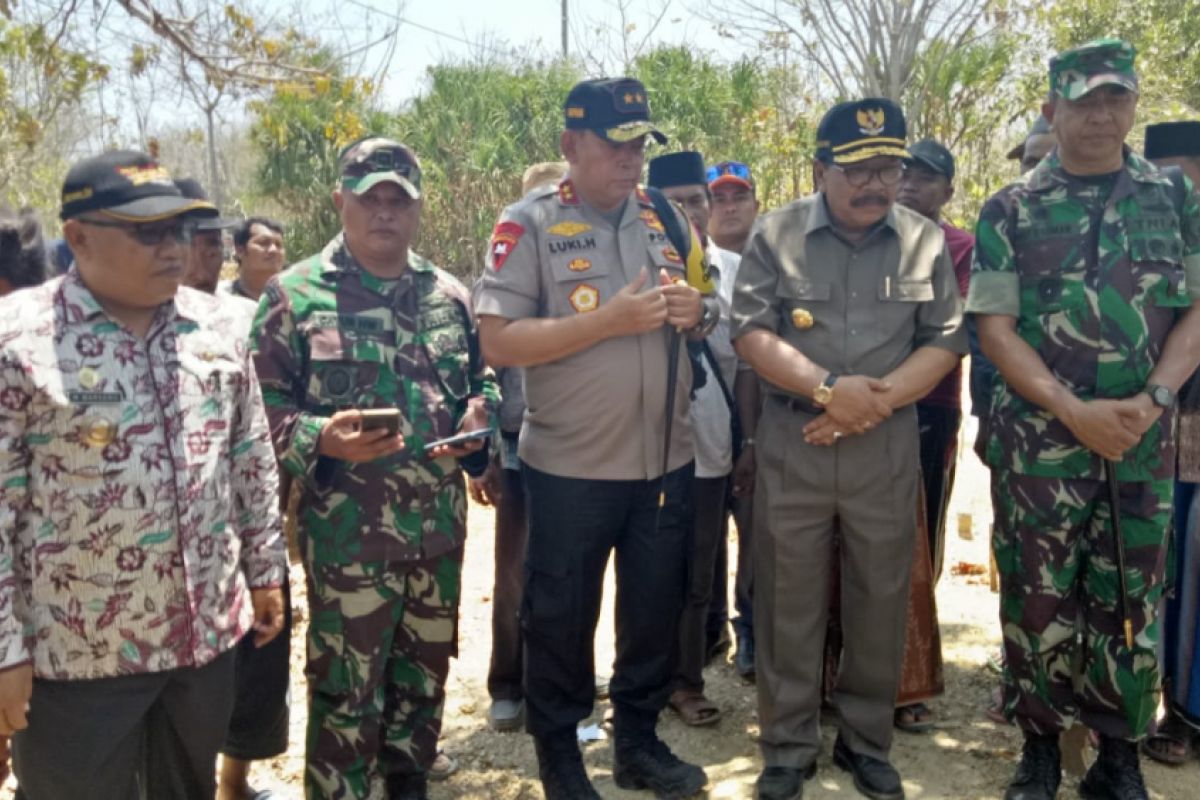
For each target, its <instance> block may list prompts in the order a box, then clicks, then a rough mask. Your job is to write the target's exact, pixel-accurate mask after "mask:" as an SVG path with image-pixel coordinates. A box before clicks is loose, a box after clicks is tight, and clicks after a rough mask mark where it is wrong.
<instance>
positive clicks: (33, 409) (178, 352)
mask: <svg viewBox="0 0 1200 800" xmlns="http://www.w3.org/2000/svg"><path fill="white" fill-rule="evenodd" d="M238 325H239V322H238V319H237V316H236V315H234V314H232V313H230V312H229V311H228V310H227V309H225V307H224V306H223V305H222V304H221V303H220V302H218V301H217V300H216V299H215V298H212V297H209V296H207V295H204V294H201V293H199V292H196V291H193V290H191V289H180V290H179V293H178V295H177V296H176V297H175V299H174V300H173V301H172V302H169V303H166V304H164V305H163V306H161V307H160V308H159V309H158V311H157V312H156V315H155V317H154V320H153V322H152V323H151V325H150V328H149V330H148V331H147V333H146V335H145V337H144V338H139V337H137V336H135V335H134V334H133V333H132V332H130V331H129V330H128V329H126V328H124V327H123V326H121V325H120V324H118V323H117V322H115V321H113V319H112V318H111V317H109V316H108V315H106V314H105V313H104V311H103V310H102V308H101V307H100V305H99V304H98V303H97V301H96V299H95V297H94V296H93V295H92V294H91V292H89V291H88V289H87V288H86V287H85V286H84V284H83V282H82V281H81V280H80V278H79V276H78V274H77V273H75V272H71V273H69V274H68V275H66V276H65V277H62V278H56V279H54V280H52V281H50V282H48V283H46V284H43V285H42V286H39V287H36V288H33V289H28V290H25V291H21V292H17V293H15V294H12V295H9V296H8V297H6V298H4V299H3V300H0V669H3V668H7V667H12V666H16V665H19V664H21V663H25V662H30V661H32V662H33V665H34V672H35V674H36V675H37V676H39V677H42V678H50V679H57V680H69V679H84V678H99V677H109V676H115V675H122V674H131V673H141V672H156V671H163V670H169V669H175V668H178V667H188V666H199V665H202V664H205V663H207V662H209V661H211V660H212V659H214V658H215V657H216V656H218V655H219V654H220V653H222V652H224V651H225V650H228V649H229V648H231V647H233V646H234V645H235V644H236V643H237V641H238V640H239V639H240V638H241V637H242V635H243V634H245V633H246V632H247V631H248V630H249V628H250V625H251V623H252V622H253V612H252V608H251V602H250V595H249V592H248V591H247V588H248V587H249V588H260V587H273V586H279V585H281V584H282V582H283V580H284V579H285V575H286V569H287V561H286V552H285V548H284V542H283V539H282V536H281V532H280V521H279V512H278V508H277V499H276V492H277V488H278V476H277V473H276V466H275V457H274V452H273V451H272V448H271V441H270V437H269V434H268V429H267V420H266V415H265V412H264V410H263V403H262V398H261V396H260V392H259V388H258V381H257V379H256V377H255V374H254V366H253V362H252V361H251V359H250V357H249V353H248V347H247V342H246V340H245V337H244V335H242V336H239V335H236V334H235V333H234V331H235V330H236V329H237V328H238ZM242 325H243V326H244V323H242Z"/></svg>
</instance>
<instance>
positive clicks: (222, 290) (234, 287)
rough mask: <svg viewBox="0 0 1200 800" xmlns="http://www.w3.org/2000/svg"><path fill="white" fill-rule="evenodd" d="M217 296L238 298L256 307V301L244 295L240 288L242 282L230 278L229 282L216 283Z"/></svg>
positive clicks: (244, 292)
mask: <svg viewBox="0 0 1200 800" xmlns="http://www.w3.org/2000/svg"><path fill="white" fill-rule="evenodd" d="M217 294H223V295H228V296H229V297H240V298H242V299H243V300H249V301H250V302H251V303H254V305H256V306H257V305H258V301H257V300H255V299H254V298H253V297H251V296H250V295H248V294H247V293H246V290H245V289H243V288H242V282H241V280H240V279H238V278H230V279H229V280H225V281H220V282H219V283H217Z"/></svg>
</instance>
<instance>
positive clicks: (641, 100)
mask: <svg viewBox="0 0 1200 800" xmlns="http://www.w3.org/2000/svg"><path fill="white" fill-rule="evenodd" d="M636 97H637V101H638V102H639V103H644V102H646V95H644V94H642V93H641V92H638V93H637V95H636Z"/></svg>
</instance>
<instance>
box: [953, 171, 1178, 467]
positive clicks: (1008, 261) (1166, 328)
mask: <svg viewBox="0 0 1200 800" xmlns="http://www.w3.org/2000/svg"><path fill="white" fill-rule="evenodd" d="M1110 186H1111V191H1108V192H1107V196H1105V187H1103V186H1102V185H1101V184H1099V183H1098V182H1096V181H1091V180H1086V179H1079V178H1076V177H1073V176H1071V175H1069V174H1068V173H1067V172H1066V171H1065V170H1064V169H1063V168H1062V163H1061V161H1059V158H1058V152H1057V150H1056V151H1053V152H1052V153H1051V154H1050V155H1049V156H1047V157H1046V158H1045V159H1043V160H1042V162H1041V163H1040V164H1038V166H1037V167H1035V168H1034V169H1033V170H1031V171H1030V172H1029V173H1027V174H1026V175H1024V176H1022V177H1021V179H1020V180H1018V181H1017V182H1016V183H1014V184H1011V185H1009V186H1007V187H1005V188H1004V189H1003V190H1001V191H1000V192H999V193H998V194H996V195H994V196H993V197H992V198H991V199H989V200H988V201H987V203H986V204H985V205H984V207H983V210H982V211H981V212H980V217H979V224H978V226H977V228H976V233H975V237H976V247H975V260H974V264H973V266H972V272H971V290H970V294H969V297H968V300H967V310H968V312H971V313H975V314H998V315H1003V316H1011V317H1015V318H1016V321H1017V322H1016V324H1017V334H1018V335H1019V336H1020V337H1021V338H1022V339H1024V340H1025V341H1026V342H1028V343H1029V345H1030V347H1032V348H1033V349H1034V350H1035V351H1037V353H1038V355H1039V356H1040V357H1041V359H1042V361H1043V362H1044V363H1045V364H1046V367H1047V368H1048V369H1049V370H1050V373H1051V374H1052V375H1053V376H1054V377H1055V379H1056V380H1058V381H1059V382H1060V383H1062V384H1063V385H1064V386H1065V387H1066V388H1067V389H1068V390H1070V391H1071V392H1072V393H1074V394H1075V395H1076V396H1077V397H1080V398H1083V399H1085V400H1090V399H1094V398H1122V397H1130V396H1132V395H1134V394H1136V393H1138V392H1140V391H1141V390H1142V389H1143V388H1144V387H1145V385H1146V380H1147V378H1149V376H1150V373H1151V371H1152V370H1153V369H1154V365H1155V364H1156V363H1158V359H1159V357H1160V356H1161V354H1162V348H1163V345H1164V343H1165V342H1166V339H1167V336H1168V335H1169V334H1170V332H1171V328H1172V327H1173V326H1174V324H1175V321H1176V320H1177V319H1178V317H1179V315H1180V314H1181V313H1182V312H1183V311H1184V310H1185V309H1186V308H1187V307H1189V306H1190V305H1191V303H1192V299H1193V298H1196V297H1200V200H1198V199H1197V196H1196V193H1195V192H1194V191H1188V192H1186V197H1183V198H1180V200H1179V201H1177V200H1176V198H1175V192H1174V190H1173V188H1172V185H1171V182H1170V180H1169V179H1168V178H1167V177H1165V176H1164V175H1163V174H1162V173H1160V172H1159V171H1158V170H1157V169H1156V168H1155V167H1154V166H1153V165H1152V164H1150V163H1149V162H1147V161H1145V160H1143V159H1141V158H1140V157H1138V156H1137V155H1135V154H1133V153H1132V152H1129V151H1127V152H1126V156H1125V165H1124V167H1123V168H1122V169H1121V170H1120V171H1119V172H1118V173H1117V174H1116V175H1115V179H1114V180H1112V181H1111V182H1110ZM1190 186H1191V183H1190V181H1189V182H1187V184H1186V187H1187V188H1189V189H1190ZM1172 421H1173V415H1172V414H1164V415H1162V417H1161V418H1160V420H1159V421H1158V422H1157V423H1156V424H1154V425H1152V426H1151V427H1150V429H1149V430H1148V431H1147V432H1146V434H1145V435H1144V436H1143V437H1142V439H1141V441H1140V442H1139V443H1138V444H1137V445H1135V446H1134V447H1133V448H1132V449H1131V450H1130V451H1129V452H1127V453H1126V454H1125V457H1124V458H1122V459H1121V461H1120V462H1118V464H1117V476H1118V478H1120V479H1121V480H1129V481H1145V480H1153V479H1159V478H1164V477H1169V476H1170V475H1171V474H1172V472H1173V470H1174V465H1175V455H1174V441H1173V440H1174V432H1173V429H1172ZM991 423H992V431H993V436H992V437H991V439H990V441H989V442H988V450H987V457H988V462H989V463H990V464H991V465H992V466H994V467H1000V466H1002V467H1004V468H1007V469H1011V470H1013V471H1015V472H1018V473H1022V474H1027V475H1034V476H1041V477H1052V478H1053V477H1071V478H1086V479H1093V480H1101V479H1102V478H1103V475H1104V473H1103V460H1102V459H1101V457H1100V456H1099V455H1098V454H1097V453H1094V452H1092V451H1091V450H1089V449H1088V448H1086V447H1085V446H1084V445H1082V444H1080V443H1079V442H1078V440H1076V439H1075V436H1074V435H1073V434H1072V433H1071V432H1070V430H1068V429H1067V427H1066V425H1064V424H1063V423H1062V421H1060V420H1059V419H1058V418H1057V417H1055V416H1053V415H1052V414H1051V413H1050V412H1049V411H1046V410H1045V409H1042V408H1039V407H1037V406H1035V405H1033V404H1032V403H1030V402H1029V401H1028V400H1026V399H1025V398H1023V397H1021V396H1020V395H1018V394H1017V393H1016V392H1015V391H1013V390H1012V388H1011V387H1009V385H1008V384H1007V383H1006V382H1005V381H1003V380H998V381H996V382H995V383H994V384H993V387H992V403H991Z"/></svg>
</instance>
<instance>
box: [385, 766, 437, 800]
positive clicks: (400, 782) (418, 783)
mask: <svg viewBox="0 0 1200 800" xmlns="http://www.w3.org/2000/svg"><path fill="white" fill-rule="evenodd" d="M384 782H385V783H386V784H387V796H388V800H428V798H429V795H427V794H426V787H427V786H428V778H427V777H426V774H425V773H424V772H412V773H396V774H392V775H388V776H387V777H386V778H385V779H384Z"/></svg>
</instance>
